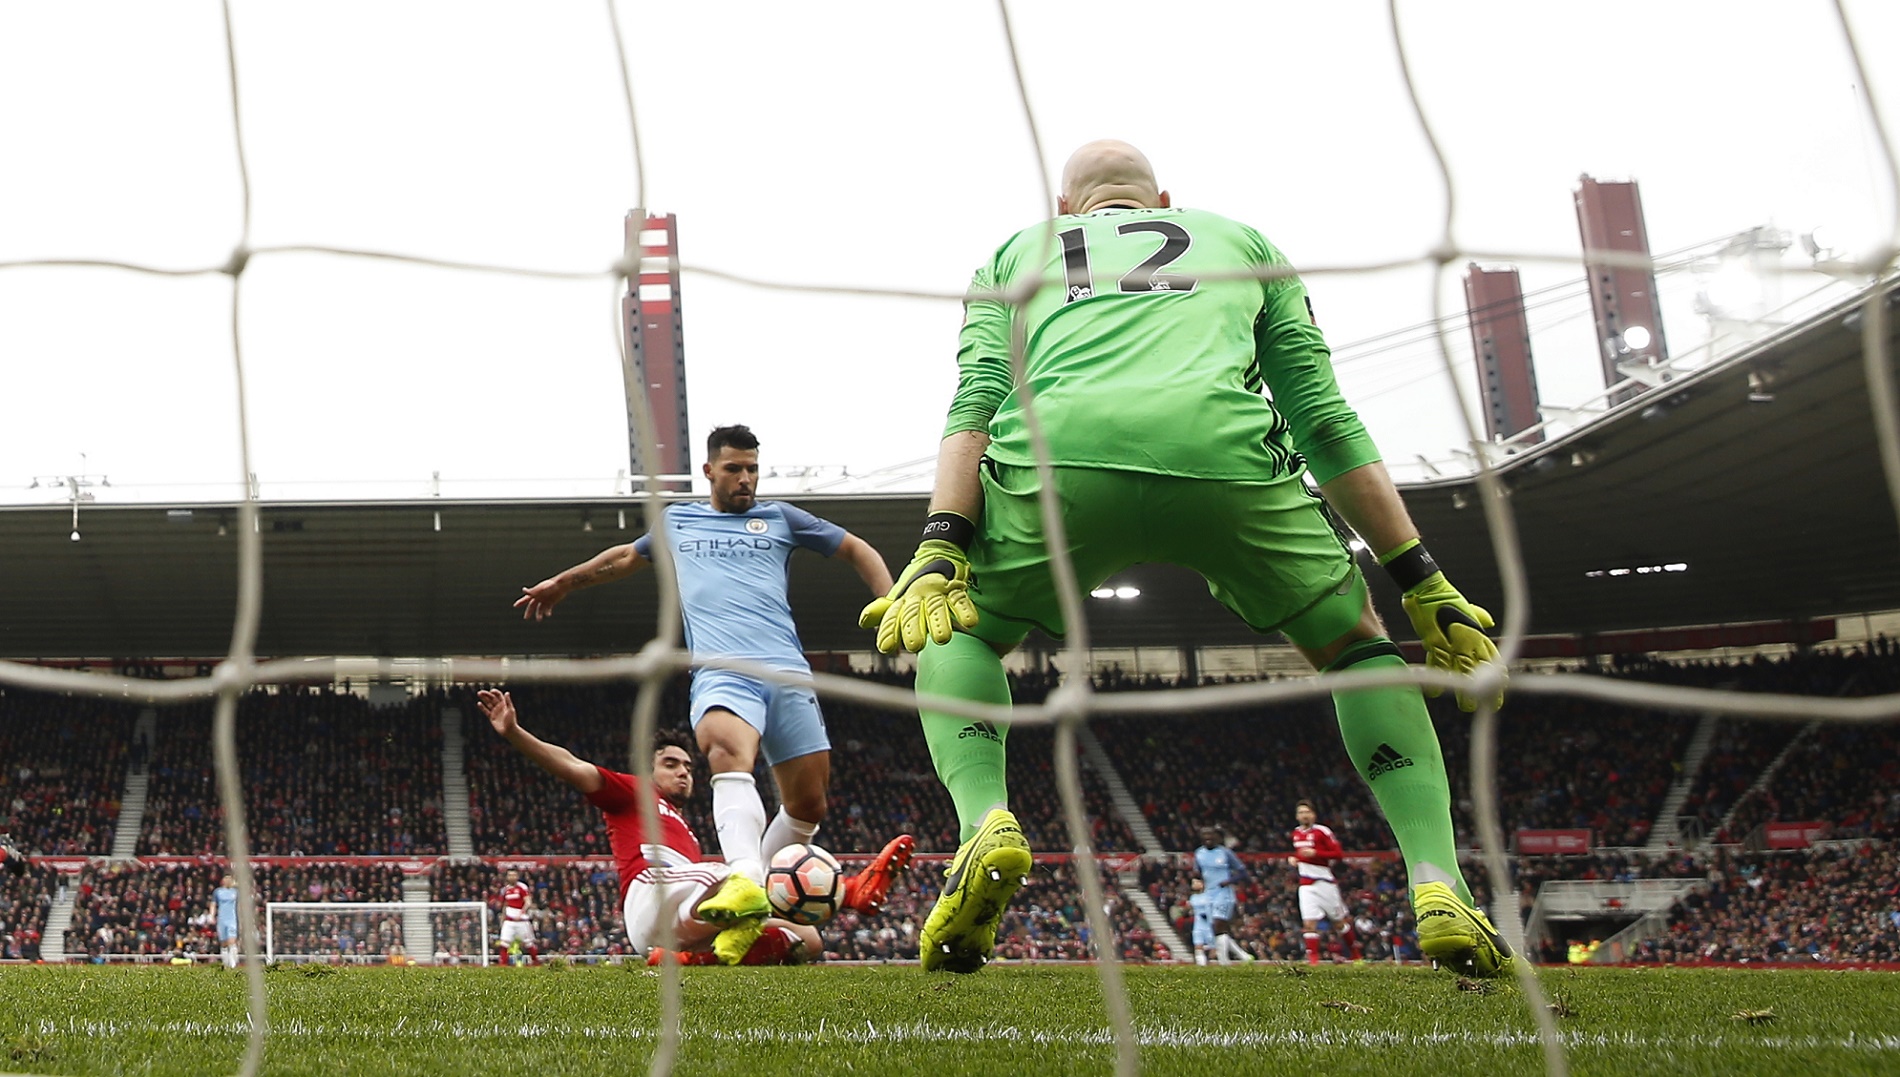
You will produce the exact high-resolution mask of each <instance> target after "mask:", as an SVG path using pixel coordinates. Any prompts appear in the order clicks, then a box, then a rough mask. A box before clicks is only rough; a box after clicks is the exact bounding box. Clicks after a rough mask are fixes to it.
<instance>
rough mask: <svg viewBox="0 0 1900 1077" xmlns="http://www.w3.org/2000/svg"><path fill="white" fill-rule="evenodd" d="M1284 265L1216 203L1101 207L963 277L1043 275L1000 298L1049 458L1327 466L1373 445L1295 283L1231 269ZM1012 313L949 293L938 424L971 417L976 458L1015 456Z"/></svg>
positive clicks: (1023, 435)
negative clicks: (952, 335)
mask: <svg viewBox="0 0 1900 1077" xmlns="http://www.w3.org/2000/svg"><path fill="white" fill-rule="evenodd" d="M1052 233H1053V234H1052ZM1286 264H1287V261H1286V259H1285V257H1284V256H1283V255H1281V254H1280V252H1279V251H1278V250H1276V249H1274V247H1273V245H1272V244H1270V243H1268V242H1267V241H1266V239H1265V238H1264V237H1262V236H1261V235H1260V233H1258V232H1256V231H1254V230H1253V229H1252V228H1249V227H1247V226H1246V225H1244V224H1241V223H1239V222H1238V221H1232V220H1228V219H1227V218H1225V217H1222V216H1220V215H1218V214H1215V213H1208V212H1206V211H1203V210H1187V209H1102V210H1097V211H1095V212H1094V213H1090V214H1086V215H1069V216H1063V217H1057V218H1056V219H1055V220H1054V221H1052V222H1049V223H1047V224H1040V225H1036V226H1034V227H1031V228H1027V229H1024V230H1023V231H1021V232H1018V233H1017V234H1016V235H1015V236H1013V237H1011V238H1010V240H1009V242H1007V243H1005V244H1003V246H1002V247H1001V248H1000V249H999V250H998V251H997V252H996V255H995V257H994V258H992V259H991V260H990V262H989V264H988V265H986V266H984V267H983V268H982V269H979V270H978V271H977V274H976V279H975V281H974V283H973V285H972V290H973V291H986V290H997V289H1001V288H1006V287H1008V286H1009V285H1011V284H1014V283H1017V282H1020V281H1023V280H1026V279H1033V278H1035V277H1038V276H1041V277H1043V278H1044V279H1047V280H1049V281H1051V282H1052V285H1051V286H1050V287H1045V288H1043V289H1041V290H1040V291H1038V292H1037V293H1036V295H1035V296H1034V298H1032V299H1030V300H1029V301H1028V302H1027V303H1026V304H1024V305H1023V306H1022V307H1021V308H1020V309H1019V310H1016V311H1015V313H1016V316H1018V317H1020V319H1021V321H1022V331H1023V340H1024V341H1025V345H1024V347H1025V352H1024V369H1025V373H1026V379H1027V382H1028V385H1029V388H1030V389H1031V390H1032V391H1033V392H1034V394H1035V404H1036V413H1037V416H1038V417H1039V418H1040V419H1041V420H1042V426H1043V430H1044V431H1045V433H1046V435H1047V437H1048V439H1049V446H1050V449H1051V452H1052V455H1053V457H1054V460H1055V462H1056V463H1057V464H1060V465H1068V466H1080V467H1103V468H1115V469H1121V470H1131V471H1147V472H1156V473H1159V474H1164V475H1180V476H1185V477H1190V478H1205V479H1251V480H1256V481H1259V480H1264V479H1272V478H1280V477H1291V476H1295V475H1297V474H1298V473H1299V471H1300V469H1301V467H1302V466H1305V467H1308V468H1310V470H1311V471H1312V473H1313V476H1314V478H1315V479H1317V480H1318V481H1320V482H1326V481H1328V480H1330V479H1332V478H1334V477H1335V476H1337V475H1340V474H1343V473H1344V472H1347V471H1350V470H1352V469H1353V468H1355V467H1358V466H1360V465H1362V464H1366V463H1371V462H1372V461H1375V460H1377V459H1379V452H1378V449H1377V448H1376V447H1375V446H1374V445H1373V444H1372V439H1371V438H1370V437H1369V436H1367V434H1366V430H1365V427H1364V425H1363V424H1361V423H1360V421H1359V417H1358V415H1357V414H1356V413H1355V412H1354V411H1353V410H1352V408H1351V407H1349V406H1348V405H1347V404H1346V402H1345V399H1344V398H1343V397H1341V396H1340V393H1339V386H1338V384H1337V383H1336V382H1335V381H1334V380H1333V370H1332V356H1331V353H1330V352H1329V351H1328V350H1327V347H1326V341H1325V339H1324V338H1323V337H1322V336H1321V335H1320V332H1319V328H1318V327H1317V326H1316V325H1314V324H1313V317H1312V309H1311V305H1310V304H1309V303H1308V301H1307V298H1306V287H1305V286H1304V285H1303V284H1301V283H1300V281H1299V279H1298V278H1297V277H1292V276H1283V277H1276V278H1274V279H1271V280H1260V279H1257V278H1253V277H1240V278H1239V279H1231V278H1234V277H1235V276H1236V275H1237V274H1244V273H1246V272H1248V271H1249V270H1251V269H1253V268H1254V267H1258V266H1284V265H1286ZM1217 275H1224V276H1226V277H1228V278H1230V279H1209V278H1212V277H1215V276H1217ZM1011 316H1012V307H1011V306H1010V305H1008V304H1006V303H1004V302H1002V301H1001V300H992V299H972V300H970V301H969V302H967V303H966V304H965V308H964V320H963V332H962V335H961V337H960V339H959V344H958V352H957V364H958V368H959V381H958V385H957V394H956V399H955V401H954V402H953V403H952V404H951V407H950V416H949V422H948V424H947V425H946V427H945V430H944V433H945V435H946V436H947V435H949V434H953V433H957V432H959V431H963V430H980V431H984V432H986V433H988V434H989V436H990V439H991V441H990V447H989V455H990V456H991V457H992V458H994V459H995V460H997V461H998V462H1000V463H1005V464H1018V465H1031V464H1033V463H1034V462H1035V459H1034V457H1033V455H1032V454H1031V450H1030V443H1029V430H1028V426H1027V424H1026V422H1025V420H1024V415H1023V407H1022V394H1021V393H1019V392H1017V391H1016V390H1015V389H1014V388H1013V385H1012V380H1011V377H1010V368H1009V348H1010V330H1011V326H1010V319H1011ZM1263 389H1264V390H1267V391H1270V392H1271V394H1272V396H1271V399H1268V397H1267V396H1265V395H1263Z"/></svg>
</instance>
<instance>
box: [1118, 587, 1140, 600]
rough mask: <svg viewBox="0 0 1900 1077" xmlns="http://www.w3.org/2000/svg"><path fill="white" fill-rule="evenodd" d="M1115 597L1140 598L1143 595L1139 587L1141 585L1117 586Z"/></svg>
mask: <svg viewBox="0 0 1900 1077" xmlns="http://www.w3.org/2000/svg"><path fill="white" fill-rule="evenodd" d="M1115 597H1116V598H1140V597H1141V588H1139V587H1126V586H1124V587H1117V588H1115Z"/></svg>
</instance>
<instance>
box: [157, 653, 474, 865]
mask: <svg viewBox="0 0 1900 1077" xmlns="http://www.w3.org/2000/svg"><path fill="white" fill-rule="evenodd" d="M440 706H441V697H439V696H435V695H425V696H417V697H415V698H413V699H411V700H409V701H408V702H406V703H404V704H400V705H396V706H384V707H379V706H374V705H372V704H371V703H370V702H369V701H367V700H366V699H364V698H363V697H361V696H357V695H354V694H351V693H348V692H335V691H331V690H330V689H329V688H327V687H326V688H323V689H320V690H318V689H306V688H302V687H296V686H291V687H285V688H283V689H281V690H277V691H261V690H260V691H254V692H251V693H249V694H248V695H246V696H244V697H243V698H242V700H241V701H240V702H239V712H238V726H237V728H238V735H237V740H238V757H239V758H238V762H239V766H240V768H241V769H242V771H243V774H242V777H243V786H244V798H245V812H246V820H247V821H248V822H249V824H250V834H251V849H252V851H253V852H255V853H258V854H268V855H289V856H299V855H301V856H350V855H357V856H367V855H395V856H406V855H420V854H427V853H438V854H439V853H443V852H446V851H447V846H448V835H447V831H446V830H445V828H444V826H443V822H442V801H441V798H442V731H441V724H440V723H441V718H440V712H439V710H438V708H439V707H440ZM120 775H121V780H123V768H121V771H120ZM148 798H149V799H148V800H147V803H146V809H145V821H144V825H143V827H142V830H141V833H140V836H139V852H140V853H141V854H147V855H176V856H198V855H216V854H221V853H223V851H224V812H223V809H222V808H220V807H219V801H218V793H217V782H216V777H215V773H214V771H213V768H212V762H211V708H210V706H209V705H208V704H195V705H191V706H185V707H179V708H175V709H165V710H161V711H159V714H158V735H157V743H156V744H155V745H154V747H153V753H152V764H151V786H150V790H149V792H148Z"/></svg>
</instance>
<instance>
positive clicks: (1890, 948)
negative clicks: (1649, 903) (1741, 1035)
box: [1630, 843, 1900, 963]
mask: <svg viewBox="0 0 1900 1077" xmlns="http://www.w3.org/2000/svg"><path fill="white" fill-rule="evenodd" d="M1705 872H1706V878H1707V880H1708V889H1707V890H1706V892H1703V893H1699V894H1694V895H1691V896H1690V897H1689V898H1687V899H1686V900H1685V901H1684V902H1683V904H1682V905H1681V906H1679V907H1678V908H1677V910H1676V912H1675V913H1674V914H1673V915H1672V916H1671V917H1670V921H1669V927H1668V930H1667V931H1666V932H1665V933H1664V934H1662V935H1659V936H1656V937H1654V938H1650V939H1645V940H1643V941H1642V942H1641V943H1639V944H1638V945H1637V947H1636V948H1635V950H1634V951H1633V952H1632V954H1631V958H1630V959H1631V960H1634V961H1639V962H1673V963H1689V962H1700V961H1724V962H1726V961H1736V962H1751V963H1753V962H1768V963H1789V962H1815V961H1828V962H1875V961H1879V962H1892V961H1900V851H1897V850H1896V849H1895V848H1894V847H1893V846H1892V845H1873V844H1867V843H1857V844H1854V845H1851V846H1847V847H1842V846H1833V845H1830V846H1828V847H1825V848H1817V849H1808V850H1801V851H1796V852H1781V853H1740V854H1733V853H1728V852H1726V851H1724V852H1721V853H1718V854H1716V855H1714V856H1712V857H1710V858H1708V861H1707V863H1706V865H1705Z"/></svg>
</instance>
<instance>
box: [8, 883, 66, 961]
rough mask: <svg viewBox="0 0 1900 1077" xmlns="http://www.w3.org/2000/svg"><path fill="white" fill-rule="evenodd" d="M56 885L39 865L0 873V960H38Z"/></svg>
mask: <svg viewBox="0 0 1900 1077" xmlns="http://www.w3.org/2000/svg"><path fill="white" fill-rule="evenodd" d="M58 888H59V884H58V882H57V881H56V880H55V879H54V878H53V873H52V872H50V871H46V870H44V869H42V868H37V867H35V868H32V869H30V870H27V871H23V872H20V873H19V874H14V873H13V872H10V871H3V872H0V959H4V960H8V961H38V960H39V959H40V944H41V943H42V941H43V940H44V936H45V933H46V913H47V909H48V907H49V906H51V905H52V903H53V894H54V892H55V891H56V890H58Z"/></svg>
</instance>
